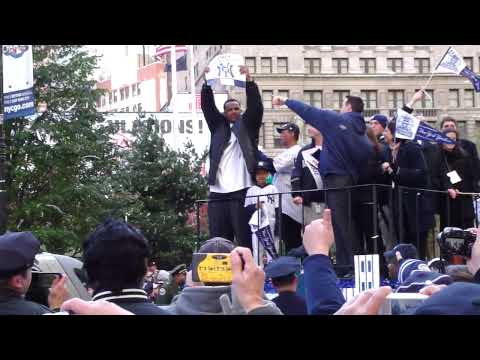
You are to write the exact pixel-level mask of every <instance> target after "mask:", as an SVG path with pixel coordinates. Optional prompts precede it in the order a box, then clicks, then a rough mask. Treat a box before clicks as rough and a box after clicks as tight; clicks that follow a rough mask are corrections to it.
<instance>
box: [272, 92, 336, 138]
mask: <svg viewBox="0 0 480 360" xmlns="http://www.w3.org/2000/svg"><path fill="white" fill-rule="evenodd" d="M272 105H279V106H281V105H286V106H288V108H289V109H290V110H292V111H293V112H294V113H296V114H297V115H298V116H300V117H301V118H302V119H303V120H305V122H306V123H307V124H310V125H312V126H313V127H314V128H316V129H317V130H319V131H320V132H322V134H324V135H325V134H327V133H330V132H331V131H332V130H333V129H334V128H335V127H334V126H333V125H334V124H335V123H334V122H335V121H336V120H337V119H338V117H339V114H338V113H336V112H335V111H331V110H323V109H318V108H316V107H313V106H310V105H307V104H305V103H303V102H301V101H298V100H292V99H286V98H283V97H281V96H275V97H274V98H273V100H272Z"/></svg>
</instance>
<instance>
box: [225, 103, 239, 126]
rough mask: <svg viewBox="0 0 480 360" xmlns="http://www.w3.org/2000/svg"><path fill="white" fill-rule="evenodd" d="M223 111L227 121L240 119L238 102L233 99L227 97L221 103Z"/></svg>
mask: <svg viewBox="0 0 480 360" xmlns="http://www.w3.org/2000/svg"><path fill="white" fill-rule="evenodd" d="M223 113H224V115H225V117H226V118H227V120H228V121H230V122H231V123H234V122H235V121H237V120H238V119H240V115H241V108H240V102H239V101H238V100H235V99H228V100H227V101H225V103H224V104H223Z"/></svg>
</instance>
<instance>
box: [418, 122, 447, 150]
mask: <svg viewBox="0 0 480 360" xmlns="http://www.w3.org/2000/svg"><path fill="white" fill-rule="evenodd" d="M415 140H422V141H435V142H437V143H441V144H450V145H453V144H455V141H453V140H452V139H450V138H449V137H448V136H446V135H445V134H444V133H442V132H441V131H439V130H437V129H435V128H433V127H431V126H430V125H428V124H426V123H424V122H423V121H421V122H420V125H419V126H418V129H417V134H416V135H415Z"/></svg>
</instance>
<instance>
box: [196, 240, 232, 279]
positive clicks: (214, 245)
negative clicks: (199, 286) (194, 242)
mask: <svg viewBox="0 0 480 360" xmlns="http://www.w3.org/2000/svg"><path fill="white" fill-rule="evenodd" d="M233 249H235V244H234V243H233V242H231V241H230V240H227V239H224V238H222V237H214V238H212V239H209V240H207V241H205V242H204V243H203V244H202V246H200V249H198V253H203V254H230V253H231V252H232V251H233ZM205 285H206V286H220V285H230V284H226V283H208V284H205Z"/></svg>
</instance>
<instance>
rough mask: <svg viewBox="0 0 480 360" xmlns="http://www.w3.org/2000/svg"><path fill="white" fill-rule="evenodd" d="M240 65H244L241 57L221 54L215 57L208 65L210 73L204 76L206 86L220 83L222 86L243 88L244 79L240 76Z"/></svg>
mask: <svg viewBox="0 0 480 360" xmlns="http://www.w3.org/2000/svg"><path fill="white" fill-rule="evenodd" d="M241 65H244V60H243V57H242V56H241V55H237V54H221V55H218V56H216V57H215V58H214V59H213V60H212V61H211V62H210V64H209V65H208V67H209V68H210V71H209V72H208V73H206V74H205V79H206V80H207V84H208V85H210V86H211V85H213V84H214V83H215V82H220V83H221V84H222V85H229V86H237V87H242V88H244V87H245V85H246V77H245V75H242V74H240V66H241Z"/></svg>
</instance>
